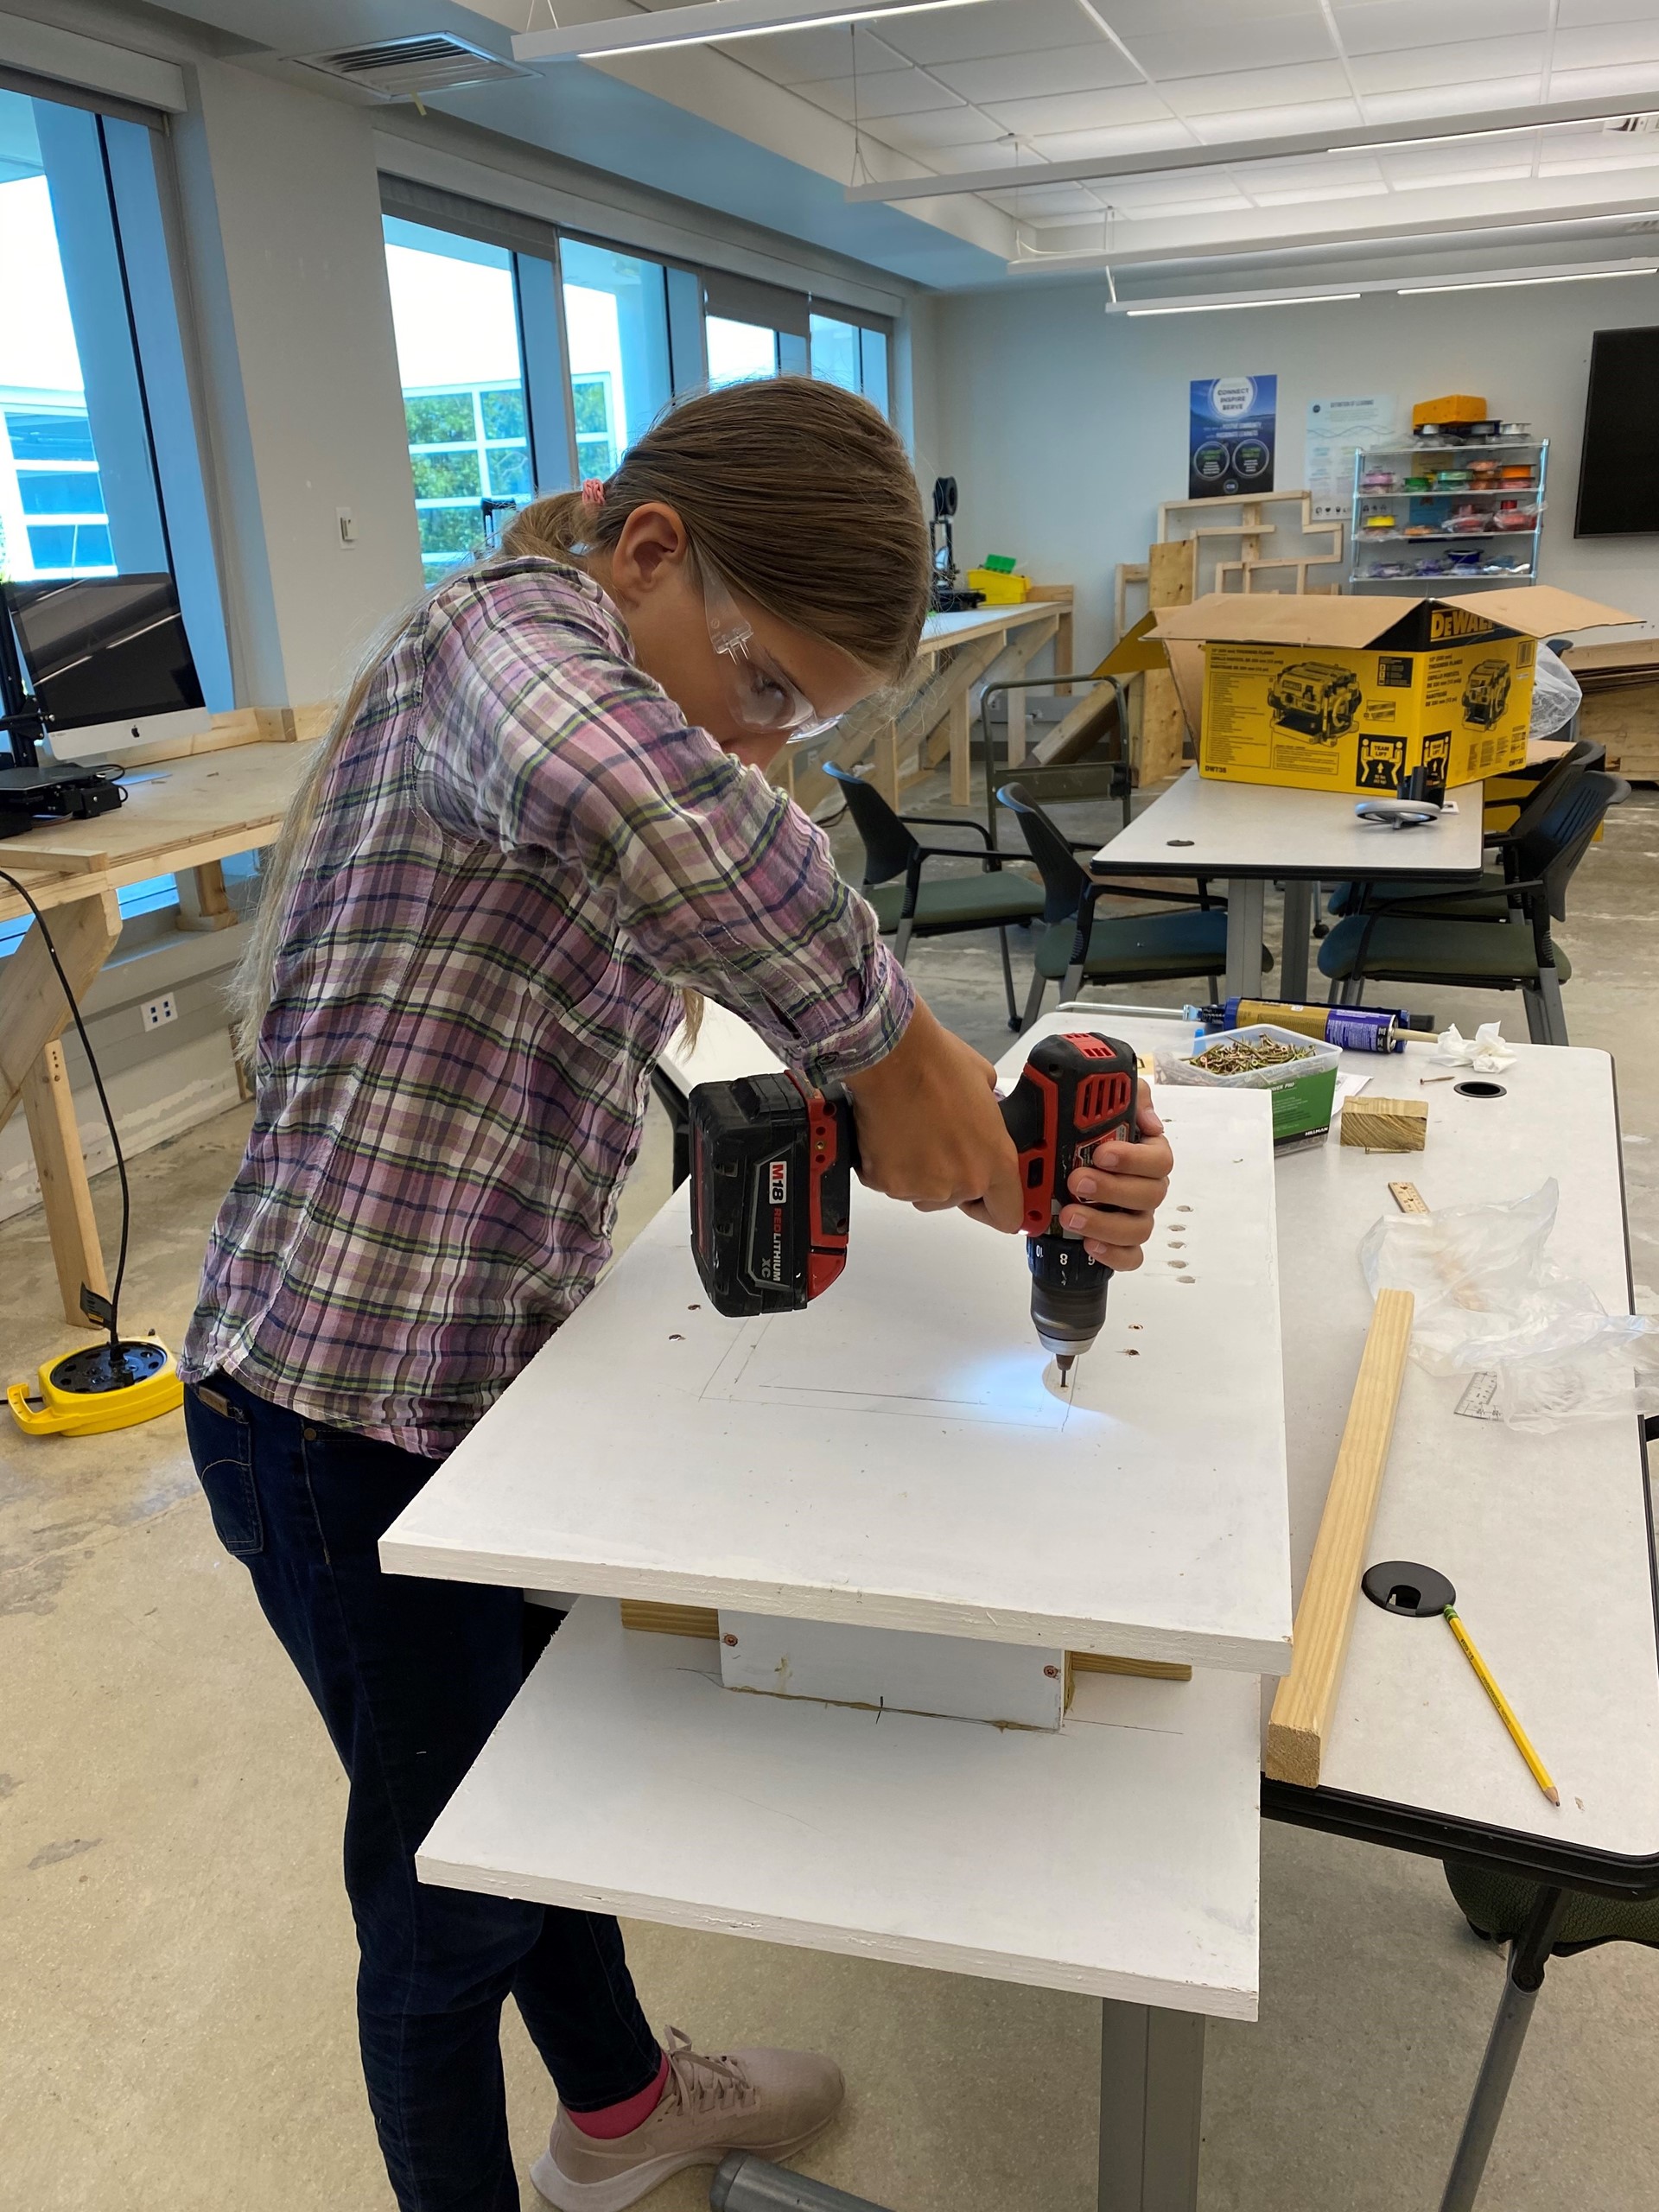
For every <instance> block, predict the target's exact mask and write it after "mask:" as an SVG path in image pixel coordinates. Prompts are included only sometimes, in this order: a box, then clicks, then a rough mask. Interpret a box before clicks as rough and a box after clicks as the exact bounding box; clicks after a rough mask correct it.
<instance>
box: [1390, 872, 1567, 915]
mask: <svg viewBox="0 0 1659 2212" xmlns="http://www.w3.org/2000/svg"><path fill="white" fill-rule="evenodd" d="M1543 887H1544V886H1543V882H1542V880H1541V878H1539V877H1537V876H1525V877H1522V879H1520V880H1518V881H1516V882H1514V883H1510V882H1504V883H1477V884H1471V886H1470V887H1469V889H1468V890H1467V891H1436V892H1431V893H1428V894H1427V896H1426V897H1424V898H1423V899H1389V900H1387V901H1386V902H1385V903H1384V904H1383V905H1382V906H1374V907H1372V908H1371V909H1370V914H1371V916H1372V918H1375V919H1376V920H1378V921H1389V920H1394V919H1396V918H1398V917H1400V916H1401V915H1408V916H1409V915H1412V914H1415V915H1417V916H1418V917H1419V918H1423V917H1427V918H1428V919H1429V920H1431V921H1433V920H1435V919H1436V918H1438V917H1437V916H1436V915H1435V913H1434V912H1433V909H1434V908H1436V907H1439V906H1455V905H1457V904H1458V903H1459V902H1460V901H1462V900H1464V899H1495V898H1497V895H1498V893H1500V892H1502V893H1503V894H1504V895H1505V896H1507V895H1508V894H1509V893H1510V892H1511V891H1541V890H1542V889H1543Z"/></svg>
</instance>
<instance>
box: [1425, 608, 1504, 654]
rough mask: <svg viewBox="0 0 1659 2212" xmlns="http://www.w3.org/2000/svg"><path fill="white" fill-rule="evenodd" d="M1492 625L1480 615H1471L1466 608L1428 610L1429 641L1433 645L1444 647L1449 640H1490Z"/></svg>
mask: <svg viewBox="0 0 1659 2212" xmlns="http://www.w3.org/2000/svg"><path fill="white" fill-rule="evenodd" d="M1491 633H1492V625H1491V623H1490V622H1487V621H1484V620H1482V619H1481V617H1480V616H1479V615H1478V614H1471V613H1470V612H1469V610H1468V608H1467V607H1430V609H1429V610H1428V640H1429V643H1430V644H1431V645H1444V644H1445V642H1446V639H1448V638H1489V637H1491Z"/></svg>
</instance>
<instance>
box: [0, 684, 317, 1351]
mask: <svg viewBox="0 0 1659 2212" xmlns="http://www.w3.org/2000/svg"><path fill="white" fill-rule="evenodd" d="M325 715H326V710H324V709H306V710H302V711H298V712H296V711H291V710H289V709H280V710H277V711H274V712H269V711H266V710H264V709H245V710H243V711H241V712H238V713H237V714H233V715H218V716H215V718H214V722H213V728H212V729H211V730H209V731H207V733H205V734H204V735H203V736H201V737H200V738H197V739H194V740H191V741H187V743H186V744H184V745H181V746H177V747H167V746H165V745H160V746H150V747H144V748H142V749H141V750H136V751H133V752H129V753H124V754H123V755H122V756H121V760H122V766H123V767H124V770H125V776H124V782H125V785H126V790H127V803H126V804H125V805H124V806H123V807H120V808H119V809H118V810H117V811H116V812H114V813H113V814H101V815H98V816H96V817H93V819H92V820H91V821H87V822H62V823H48V824H43V825H42V826H41V828H40V829H31V830H29V831H26V832H25V833H24V835H23V836H19V837H4V838H0V868H5V869H6V870H8V871H9V872H10V874H13V875H15V876H16V877H17V879H18V880H19V881H20V882H22V883H23V884H25V885H27V887H28V888H29V895H30V896H31V897H32V898H33V899H34V900H35V905H36V906H39V907H40V908H41V910H42V912H45V913H47V914H48V915H49V916H50V921H49V923H48V927H49V928H50V930H51V932H52V943H53V944H54V947H55V949H56V951H57V955H58V958H59V960H60V962H61V963H62V966H63V970H64V973H65V975H66V976H67V979H68V982H69V985H70V988H71V989H72V990H73V992H74V994H75V1001H76V1003H77V1005H79V1002H80V1001H81V1000H82V999H83V998H85V996H86V993H87V991H88V990H89V989H90V988H92V982H93V980H94V979H95V977H96V976H97V975H98V972H99V969H101V968H102V967H103V965H104V963H105V960H106V959H107V958H108V957H109V955H110V954H111V951H112V950H114V947H115V944H116V941H117V939H118V938H119V936H120V934H121V910H120V906H119V905H118V900H117V897H116V894H117V893H118V891H120V890H122V889H124V887H126V886H127V885H129V884H133V883H143V882H144V881H146V880H148V879H149V877H151V876H156V875H177V876H178V877H179V878H180V884H179V892H180V908H181V927H184V928H187V929H200V930H213V929H220V928H226V927H229V926H230V925H232V924H233V923H234V921H235V919H236V916H235V913H234V912H233V910H232V906H231V904H230V901H229V899H227V898H226V894H225V882H224V877H223V874H221V872H220V868H219V863H220V861H224V860H226V858H228V857H229V855H231V854H232V853H245V852H249V851H251V850H254V849H257V848H258V847H261V846H264V845H268V844H270V843H271V842H272V841H273V840H274V839H275V837H276V836H277V830H278V829H280V828H281V826H282V820H283V814H284V813H285V811H286V810H287V807H288V802H289V799H290V798H292V796H293V794H294V791H295V788H296V785H298V783H299V780H300V778H301V776H302V773H303V772H304V769H305V765H306V762H307V760H308V759H309V758H310V752H311V748H310V745H309V743H308V742H307V740H308V739H309V738H310V737H312V736H313V735H315V734H316V732H317V730H318V728H319V726H320V724H321V721H323V720H324V718H325ZM28 912H29V908H28V906H27V905H26V904H25V903H24V901H23V900H22V899H21V898H19V897H18V895H17V894H16V892H14V891H13V890H12V889H11V888H10V886H8V885H6V884H3V883H0V921H16V920H18V919H21V918H22V917H24V916H25V915H27V914H28ZM69 1023H70V1013H69V1008H68V1006H67V1003H66V1002H65V1000H64V995H63V988H62V986H61V984H60V982H59V981H58V978H57V976H56V975H55V974H54V971H53V968H52V963H51V961H50V959H49V957H48V953H47V949H46V945H45V943H44V941H43V940H42V938H41V925H40V924H39V923H38V922H32V923H31V925H30V926H29V931H28V932H27V934H26V935H25V936H24V938H23V940H22V944H20V945H19V946H18V948H17V950H16V952H15V953H14V954H13V956H12V957H11V958H10V960H8V961H6V962H5V963H4V964H3V966H0V1128H3V1127H4V1126H5V1124H6V1122H8V1121H10V1118H11V1116H12V1114H13V1112H14V1111H15V1109H16V1106H17V1104H18V1103H19V1101H20V1100H21V1101H22V1106H23V1110H24V1112H25V1113H26V1114H27V1116H28V1117H29V1141H30V1143H31V1145H32V1146H33V1148H34V1153H35V1167H36V1170H37V1171H38V1173H39V1175H40V1179H41V1202H42V1204H43V1205H44V1206H45V1208H46V1223H47V1232H48V1236H50V1238H51V1242H52V1256H53V1259H54V1262H55V1263H56V1266H57V1272H58V1287H59V1290H60V1294H61V1295H62V1299H63V1310H64V1318H65V1319H67V1320H68V1321H70V1322H73V1323H74V1324H76V1325H79V1326H82V1327H85V1326H86V1319H85V1316H84V1315H83V1314H82V1313H81V1311H80V1289H81V1285H82V1284H83V1283H85V1284H86V1285H87V1286H88V1287H91V1288H92V1289H93V1290H95V1291H97V1292H99V1294H107V1293H108V1289H109V1283H108V1280H107V1277H106V1275H105V1268H104V1259H103V1254H102V1252H101V1250H100V1249H99V1241H98V1229H97V1224H96V1223H95V1221H94V1219H93V1216H92V1194H91V1192H90V1191H89V1189H88V1187H87V1181H86V1159H85V1156H84V1155H83V1154H82V1151H81V1147H80V1137H79V1131H78V1130H77V1128H76V1126H75V1111H74V1101H73V1096H72V1095H71V1091H70V1087H69V1078H68V1074H67V1070H66V1068H65V1065H64V1058H63V1049H62V1046H60V1043H59V1042H58V1039H59V1038H60V1036H61V1034H62V1033H63V1031H64V1030H65V1029H66V1028H67V1027H69Z"/></svg>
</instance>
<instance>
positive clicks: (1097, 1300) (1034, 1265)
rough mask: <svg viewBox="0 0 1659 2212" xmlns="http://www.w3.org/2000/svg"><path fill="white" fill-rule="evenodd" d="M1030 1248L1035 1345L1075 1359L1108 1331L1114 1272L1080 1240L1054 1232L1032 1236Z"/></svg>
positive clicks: (1048, 1231)
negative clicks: (1108, 1303)
mask: <svg viewBox="0 0 1659 2212" xmlns="http://www.w3.org/2000/svg"><path fill="white" fill-rule="evenodd" d="M1026 1248H1027V1258H1028V1259H1029V1260H1030V1262H1031V1325H1032V1326H1033V1329H1035V1331H1036V1332H1037V1341H1038V1343H1039V1344H1041V1346H1042V1348H1043V1350H1044V1351H1046V1352H1052V1354H1053V1356H1054V1357H1056V1358H1057V1359H1065V1360H1071V1359H1075V1358H1076V1357H1077V1356H1078V1354H1079V1353H1081V1352H1085V1351H1088V1350H1089V1348H1090V1345H1091V1344H1093V1343H1094V1341H1095V1338H1096V1337H1097V1336H1098V1335H1099V1334H1100V1332H1101V1330H1102V1329H1103V1327H1104V1326H1105V1323H1106V1292H1107V1289H1108V1287H1109V1284H1110V1282H1111V1280H1112V1271H1111V1269H1110V1268H1104V1267H1103V1266H1102V1265H1101V1263H1100V1262H1099V1261H1098V1260H1091V1259H1090V1257H1089V1255H1088V1253H1087V1252H1086V1251H1085V1250H1084V1247H1083V1243H1082V1240H1081V1239H1080V1238H1078V1237H1075V1236H1061V1235H1059V1234H1058V1231H1055V1230H1046V1231H1045V1232H1044V1233H1043V1234H1042V1235H1041V1236H1028V1237H1027V1239H1026Z"/></svg>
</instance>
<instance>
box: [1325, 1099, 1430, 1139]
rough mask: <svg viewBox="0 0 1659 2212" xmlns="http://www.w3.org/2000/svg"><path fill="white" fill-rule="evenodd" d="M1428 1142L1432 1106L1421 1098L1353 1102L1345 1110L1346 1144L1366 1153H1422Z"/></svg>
mask: <svg viewBox="0 0 1659 2212" xmlns="http://www.w3.org/2000/svg"><path fill="white" fill-rule="evenodd" d="M1427 1139H1428V1104H1427V1100H1425V1099H1421V1098H1373V1097H1371V1096H1370V1095H1369V1094H1368V1093H1362V1094H1361V1095H1360V1096H1357V1097H1355V1098H1350V1099H1349V1100H1347V1101H1346V1103H1344V1106H1343V1109H1342V1141H1343V1142H1344V1144H1347V1145H1357V1146H1359V1147H1361V1149H1362V1150H1363V1151H1365V1152H1421V1150H1422V1149H1423V1147H1424V1145H1425V1144H1426V1143H1427Z"/></svg>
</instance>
